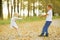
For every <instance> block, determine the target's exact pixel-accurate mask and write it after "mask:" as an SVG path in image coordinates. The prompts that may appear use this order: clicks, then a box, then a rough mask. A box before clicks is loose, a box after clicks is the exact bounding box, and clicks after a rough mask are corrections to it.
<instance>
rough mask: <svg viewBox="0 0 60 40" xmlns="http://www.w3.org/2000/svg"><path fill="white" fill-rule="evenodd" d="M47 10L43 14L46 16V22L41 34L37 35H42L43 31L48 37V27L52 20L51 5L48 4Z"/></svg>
mask: <svg viewBox="0 0 60 40" xmlns="http://www.w3.org/2000/svg"><path fill="white" fill-rule="evenodd" d="M47 10H48V12H47V14H46V15H45V16H46V23H45V25H44V27H43V30H42V33H41V35H39V37H40V36H44V34H45V33H46V34H45V36H46V37H48V28H49V26H50V24H51V22H52V6H51V5H48V6H47Z"/></svg>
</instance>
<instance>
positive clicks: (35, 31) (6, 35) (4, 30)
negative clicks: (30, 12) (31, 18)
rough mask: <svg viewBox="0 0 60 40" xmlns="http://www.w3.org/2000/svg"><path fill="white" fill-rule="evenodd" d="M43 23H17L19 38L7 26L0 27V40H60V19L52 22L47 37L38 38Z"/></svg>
mask: <svg viewBox="0 0 60 40" xmlns="http://www.w3.org/2000/svg"><path fill="white" fill-rule="evenodd" d="M44 22H45V21H35V22H26V23H19V24H18V26H19V31H20V34H21V36H20V37H19V36H18V35H17V33H16V31H15V30H14V29H11V28H10V27H9V25H1V26H0V40H60V27H59V26H60V19H58V20H53V22H52V25H51V26H50V28H49V37H38V35H39V34H40V33H41V31H42V28H43V25H44Z"/></svg>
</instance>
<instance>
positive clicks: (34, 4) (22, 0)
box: [0, 0, 60, 17]
mask: <svg viewBox="0 0 60 40" xmlns="http://www.w3.org/2000/svg"><path fill="white" fill-rule="evenodd" d="M5 1H7V4H6V5H7V8H8V17H12V16H13V14H14V12H16V13H18V14H19V15H20V16H27V15H28V16H33V15H36V16H39V14H40V13H41V12H46V11H47V10H46V6H47V5H48V4H52V6H53V11H54V14H55V13H58V14H59V15H60V0H5ZM2 12H3V11H2V0H0V17H2Z"/></svg>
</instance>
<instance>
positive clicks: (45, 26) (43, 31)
mask: <svg viewBox="0 0 60 40" xmlns="http://www.w3.org/2000/svg"><path fill="white" fill-rule="evenodd" d="M51 22H52V21H46V23H45V25H44V27H43V30H42V34H44V33H46V34H48V28H49V26H50V24H51Z"/></svg>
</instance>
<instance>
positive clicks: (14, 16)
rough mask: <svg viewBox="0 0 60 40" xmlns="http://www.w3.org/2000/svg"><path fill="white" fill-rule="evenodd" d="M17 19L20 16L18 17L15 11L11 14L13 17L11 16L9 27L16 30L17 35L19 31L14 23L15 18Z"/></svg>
mask: <svg viewBox="0 0 60 40" xmlns="http://www.w3.org/2000/svg"><path fill="white" fill-rule="evenodd" d="M18 19H22V18H18V14H17V13H15V14H14V15H13V17H12V18H11V23H10V27H11V28H14V29H15V30H16V32H17V33H18V35H19V36H20V33H19V31H18V26H17V24H16V20H18Z"/></svg>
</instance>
